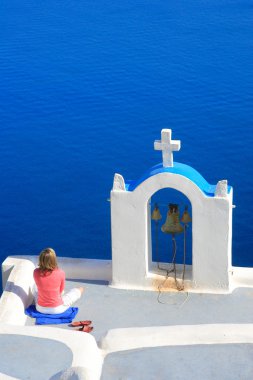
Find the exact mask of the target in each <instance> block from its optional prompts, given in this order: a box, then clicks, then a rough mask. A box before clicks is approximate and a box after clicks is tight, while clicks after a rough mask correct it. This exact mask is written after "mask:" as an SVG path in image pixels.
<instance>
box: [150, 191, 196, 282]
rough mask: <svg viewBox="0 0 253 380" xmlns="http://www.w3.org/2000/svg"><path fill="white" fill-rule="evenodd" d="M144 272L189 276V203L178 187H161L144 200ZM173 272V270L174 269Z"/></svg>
mask: <svg viewBox="0 0 253 380" xmlns="http://www.w3.org/2000/svg"><path fill="white" fill-rule="evenodd" d="M148 218H149V220H148V226H149V234H148V235H149V244H148V246H149V255H148V256H149V259H148V260H149V263H148V272H151V273H156V274H159V275H161V276H171V277H173V276H175V275H176V276H177V278H180V279H182V278H185V279H191V275H192V270H191V269H192V205H191V202H190V200H189V199H188V198H187V197H186V196H185V195H184V194H183V193H181V192H180V191H177V190H175V189H173V188H165V189H162V190H159V191H157V192H156V193H154V194H153V195H152V197H151V198H150V200H149V202H148ZM175 272H176V273H175Z"/></svg>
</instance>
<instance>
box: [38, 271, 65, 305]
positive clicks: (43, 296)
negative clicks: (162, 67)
mask: <svg viewBox="0 0 253 380" xmlns="http://www.w3.org/2000/svg"><path fill="white" fill-rule="evenodd" d="M33 278H34V281H35V283H36V285H37V288H38V301H37V303H38V305H40V306H44V307H56V306H59V305H62V304H63V301H62V298H61V293H62V292H63V290H64V286H65V273H64V272H63V270H61V269H58V268H57V269H54V270H53V271H52V272H46V273H42V272H41V271H40V269H39V268H37V269H35V270H34V272H33Z"/></svg>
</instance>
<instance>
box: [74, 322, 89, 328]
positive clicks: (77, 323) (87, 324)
mask: <svg viewBox="0 0 253 380" xmlns="http://www.w3.org/2000/svg"><path fill="white" fill-rule="evenodd" d="M91 323H92V322H91V321H76V322H72V323H70V326H71V327H79V326H81V327H83V326H89V325H91Z"/></svg>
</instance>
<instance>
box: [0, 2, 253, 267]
mask: <svg viewBox="0 0 253 380" xmlns="http://www.w3.org/2000/svg"><path fill="white" fill-rule="evenodd" d="M252 8H253V7H252V2H251V1H247V0H246V1H242V0H237V1H235V0H194V1H189V0H177V1H164V0H156V1H153V0H145V1H144V0H127V1H124V0H123V1H118V0H111V1H105V0H99V1H96V0H85V1H76V0H72V1H70V0H68V1H62V0H61V1H57V0H56V1H49V0H43V1H35V0H33V1H32V0H23V1H22V2H21V1H18V0H2V1H1V4H0V25H1V27H0V32H1V40H0V70H1V76H0V90H1V91H0V142H1V148H0V173H1V186H0V188H1V191H0V194H1V196H0V202H1V205H0V231H1V246H0V259H1V261H2V260H3V259H4V258H5V257H6V256H8V255H13V254H37V253H38V252H39V251H40V250H41V249H42V248H44V247H46V246H51V247H53V248H55V250H56V252H57V253H58V255H62V256H73V257H87V258H99V259H109V258H110V257H111V246H110V203H109V202H108V200H107V199H108V198H109V196H110V190H111V187H112V181H113V175H114V173H115V172H118V173H121V174H122V175H123V176H124V177H125V178H126V179H136V178H138V177H139V176H141V175H142V173H143V172H145V171H146V170H147V169H148V168H149V167H150V166H153V165H155V164H157V163H159V162H160V161H161V154H160V153H159V152H156V151H154V150H153V141H154V140H155V139H159V138H160V131H161V129H162V128H171V129H172V130H173V138H174V139H180V140H181V141H182V148H181V151H180V152H177V153H175V155H174V159H175V160H176V161H179V162H183V163H186V164H189V165H191V166H193V167H194V168H195V169H197V170H198V171H199V172H200V173H201V174H202V175H203V176H204V177H205V178H206V179H207V180H208V181H209V182H210V183H213V184H215V183H216V182H217V181H218V180H220V179H224V178H225V179H228V181H229V184H230V185H232V186H233V188H234V204H235V205H236V208H235V210H234V213H233V216H234V219H233V264H234V265H241V266H253V250H252V246H253V237H252V236H253V227H252V226H253V223H252V219H251V216H252V215H253V207H252V187H253V176H252V146H253V134H252V120H253V107H252V104H253V75H252V74H253V34H252V22H253V20H252V18H253V9H252ZM168 201H171V199H170V200H168Z"/></svg>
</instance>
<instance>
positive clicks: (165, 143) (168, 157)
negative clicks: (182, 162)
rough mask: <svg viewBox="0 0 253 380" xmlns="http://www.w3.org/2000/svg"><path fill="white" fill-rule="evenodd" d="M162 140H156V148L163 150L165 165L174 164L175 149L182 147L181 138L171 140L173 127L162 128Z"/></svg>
mask: <svg viewBox="0 0 253 380" xmlns="http://www.w3.org/2000/svg"><path fill="white" fill-rule="evenodd" d="M161 137H162V139H161V140H155V143H154V148H155V150H161V151H162V154H163V167H165V168H167V167H172V166H173V151H178V150H180V148H181V141H180V140H171V129H162V132H161Z"/></svg>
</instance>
